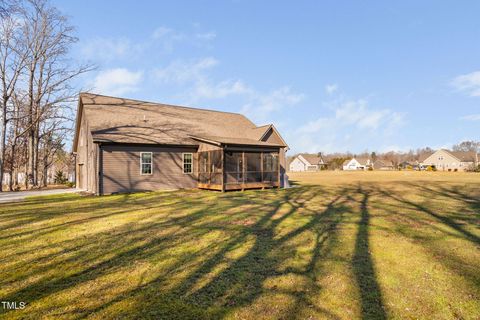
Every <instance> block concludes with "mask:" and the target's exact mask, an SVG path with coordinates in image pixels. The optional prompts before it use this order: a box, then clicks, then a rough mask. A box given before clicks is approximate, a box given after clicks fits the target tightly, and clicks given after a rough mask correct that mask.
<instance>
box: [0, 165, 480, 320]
mask: <svg viewBox="0 0 480 320" xmlns="http://www.w3.org/2000/svg"><path fill="white" fill-rule="evenodd" d="M454 174H455V176H454ZM291 176H292V179H293V180H295V181H296V183H297V184H298V185H299V186H298V187H295V188H291V189H287V190H264V191H246V192H231V193H219V192H209V191H199V190H191V191H174V192H152V193H138V194H130V195H113V196H104V197H81V196H76V195H61V196H58V195H57V196H50V197H38V198H30V199H28V200H27V201H25V202H23V203H13V204H1V205H0V230H1V232H0V248H1V255H0V274H1V278H0V300H1V301H25V302H27V307H26V308H25V309H23V310H15V311H13V310H11V311H8V310H1V309H0V318H13V319H15V318H18V319H24V318H27V319H28V318H30V319H39V318H45V319H48V318H52V319H79V318H88V319H118V318H131V319H139V318H151V319H161V318H169V319H170V318H174V319H202V318H204V319H212V318H213V319H215V318H233V319H288V318H298V319H319V318H320V319H322V318H325V319H355V318H363V319H385V318H394V319H405V318H407V319H408V318H411V319H479V318H480V271H479V270H480V187H479V186H480V175H474V174H457V173H450V175H446V174H442V173H418V174H417V173H415V174H414V175H413V176H412V175H405V174H404V173H398V172H391V173H388V172H386V173H375V176H372V175H364V173H342V174H338V173H336V174H334V173H318V174H308V175H301V174H300V175H291ZM0 307H1V305H0Z"/></svg>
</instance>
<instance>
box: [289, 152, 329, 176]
mask: <svg viewBox="0 0 480 320" xmlns="http://www.w3.org/2000/svg"><path fill="white" fill-rule="evenodd" d="M323 166H325V162H324V161H323V157H322V155H321V154H316V155H315V154H308V153H301V154H298V155H297V156H296V157H295V158H293V160H292V161H291V162H290V164H289V170H290V171H292V172H303V171H318V170H320V169H321V168H322V167H323Z"/></svg>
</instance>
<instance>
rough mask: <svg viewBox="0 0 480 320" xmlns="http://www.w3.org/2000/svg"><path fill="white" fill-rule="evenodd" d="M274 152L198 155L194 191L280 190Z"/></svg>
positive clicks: (204, 153) (276, 153)
mask: <svg viewBox="0 0 480 320" xmlns="http://www.w3.org/2000/svg"><path fill="white" fill-rule="evenodd" d="M278 154H279V153H278V151H266V150H262V151H255V150H249V151H238V150H230V151H229V150H225V149H223V150H212V151H203V152H199V153H198V162H197V163H198V187H199V188H202V189H213V190H221V191H227V190H244V189H253V188H272V187H279V186H280V162H279V158H278Z"/></svg>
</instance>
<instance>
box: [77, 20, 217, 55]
mask: <svg viewBox="0 0 480 320" xmlns="http://www.w3.org/2000/svg"><path fill="white" fill-rule="evenodd" d="M216 36H217V34H216V33H215V32H214V31H206V32H198V31H197V30H190V31H189V32H188V31H187V32H182V31H178V30H174V29H172V28H168V27H165V26H161V27H158V28H156V29H155V30H153V32H152V33H151V35H150V36H149V37H146V38H144V39H141V40H138V39H137V38H135V39H130V38H126V37H120V38H115V37H113V38H109V37H96V38H92V39H88V40H84V41H82V42H81V44H80V49H79V51H80V52H81V54H82V56H83V57H84V58H86V59H90V60H94V61H98V62H110V61H114V60H121V59H123V60H126V59H128V60H132V59H140V58H142V57H145V56H148V55H157V54H158V53H171V52H173V50H174V49H175V47H176V46H177V45H179V44H186V45H190V46H194V47H206V46H207V47H209V46H210V44H211V42H212V41H213V40H214V39H215V38H216Z"/></svg>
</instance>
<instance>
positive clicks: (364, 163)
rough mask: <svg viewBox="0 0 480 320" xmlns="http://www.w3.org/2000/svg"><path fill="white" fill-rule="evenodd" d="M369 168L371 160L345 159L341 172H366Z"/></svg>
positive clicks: (359, 158)
mask: <svg viewBox="0 0 480 320" xmlns="http://www.w3.org/2000/svg"><path fill="white" fill-rule="evenodd" d="M371 166H372V162H371V160H370V159H368V158H363V157H357V158H352V159H347V160H345V161H344V162H343V170H367V169H368V168H369V167H371Z"/></svg>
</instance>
